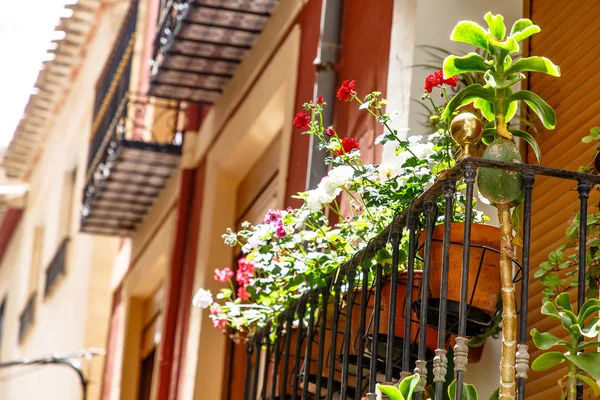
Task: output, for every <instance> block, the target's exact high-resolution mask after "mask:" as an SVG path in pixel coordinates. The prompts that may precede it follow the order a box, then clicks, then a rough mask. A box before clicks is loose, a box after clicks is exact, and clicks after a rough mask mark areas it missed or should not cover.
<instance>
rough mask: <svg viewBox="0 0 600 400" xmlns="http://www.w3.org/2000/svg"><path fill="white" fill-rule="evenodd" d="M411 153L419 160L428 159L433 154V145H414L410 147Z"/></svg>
mask: <svg viewBox="0 0 600 400" xmlns="http://www.w3.org/2000/svg"><path fill="white" fill-rule="evenodd" d="M409 148H410V151H411V152H412V153H413V154H414V155H415V156H417V157H418V158H421V159H422V158H426V157H428V156H430V155H432V154H433V143H430V142H427V143H414V144H412V145H411V146H409Z"/></svg>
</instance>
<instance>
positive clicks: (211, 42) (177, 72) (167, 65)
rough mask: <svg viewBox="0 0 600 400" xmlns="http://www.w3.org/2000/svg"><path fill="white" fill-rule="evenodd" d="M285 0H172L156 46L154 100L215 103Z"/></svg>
mask: <svg viewBox="0 0 600 400" xmlns="http://www.w3.org/2000/svg"><path fill="white" fill-rule="evenodd" d="M278 2H279V0H171V1H167V2H166V7H165V8H164V9H163V10H161V17H160V22H159V27H158V35H157V38H156V40H155V44H154V57H153V61H152V72H151V75H152V78H151V79H152V81H151V88H150V94H151V95H153V96H158V97H164V98H169V99H176V100H181V101H189V102H195V103H208V104H212V103H214V102H215V101H216V100H217V99H218V98H219V96H220V94H221V92H222V91H223V88H224V87H225V86H226V85H227V83H228V82H229V80H230V78H231V77H232V76H233V74H234V72H235V70H236V68H237V66H238V64H239V63H240V62H241V60H242V59H243V58H244V56H245V55H246V53H247V52H248V51H249V50H250V49H251V48H252V45H253V44H254V41H255V40H256V38H257V36H258V35H259V34H260V32H261V31H262V28H263V26H264V25H265V23H266V22H267V20H268V18H269V15H270V13H271V12H272V10H273V9H274V8H275V6H276V5H277V4H278Z"/></svg>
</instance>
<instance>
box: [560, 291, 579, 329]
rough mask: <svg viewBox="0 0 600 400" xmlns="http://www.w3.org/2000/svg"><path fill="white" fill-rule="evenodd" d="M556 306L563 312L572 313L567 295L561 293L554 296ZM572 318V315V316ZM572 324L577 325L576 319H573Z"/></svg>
mask: <svg viewBox="0 0 600 400" xmlns="http://www.w3.org/2000/svg"><path fill="white" fill-rule="evenodd" d="M556 305H557V306H558V307H560V308H562V309H563V310H564V311H569V312H570V313H573V307H571V300H570V299H569V293H561V294H559V295H558V296H556ZM573 316H574V314H573ZM573 322H574V323H577V318H576V317H575V320H574V321H573Z"/></svg>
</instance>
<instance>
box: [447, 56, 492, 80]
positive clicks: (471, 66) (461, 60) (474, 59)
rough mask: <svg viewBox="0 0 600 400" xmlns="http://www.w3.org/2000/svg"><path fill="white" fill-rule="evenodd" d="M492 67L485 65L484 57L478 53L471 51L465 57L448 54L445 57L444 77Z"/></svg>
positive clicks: (482, 70) (481, 70)
mask: <svg viewBox="0 0 600 400" xmlns="http://www.w3.org/2000/svg"><path fill="white" fill-rule="evenodd" d="M488 69H490V67H488V66H487V65H485V63H484V62H483V57H481V56H480V55H479V54H477V53H473V52H472V53H469V54H467V55H466V56H464V57H457V56H448V57H446V59H444V66H443V70H444V78H446V79H447V78H451V77H453V76H456V75H459V74H464V73H467V72H486V71H487V70H488Z"/></svg>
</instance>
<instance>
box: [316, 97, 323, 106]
mask: <svg viewBox="0 0 600 400" xmlns="http://www.w3.org/2000/svg"><path fill="white" fill-rule="evenodd" d="M317 103H319V104H323V103H324V102H323V96H319V97H317Z"/></svg>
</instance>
